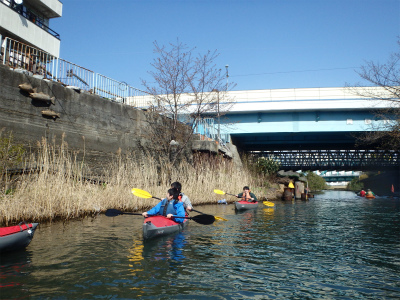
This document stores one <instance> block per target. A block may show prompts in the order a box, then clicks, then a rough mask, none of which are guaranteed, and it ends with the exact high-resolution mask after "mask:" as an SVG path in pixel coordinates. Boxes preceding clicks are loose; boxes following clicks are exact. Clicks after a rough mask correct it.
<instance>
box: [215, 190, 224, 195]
mask: <svg viewBox="0 0 400 300" xmlns="http://www.w3.org/2000/svg"><path fill="white" fill-rule="evenodd" d="M214 193H216V194H219V195H225V192H224V191H221V190H214Z"/></svg>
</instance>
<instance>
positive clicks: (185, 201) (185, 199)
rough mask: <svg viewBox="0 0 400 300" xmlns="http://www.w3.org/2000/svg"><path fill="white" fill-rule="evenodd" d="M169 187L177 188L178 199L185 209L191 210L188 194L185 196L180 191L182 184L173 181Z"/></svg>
mask: <svg viewBox="0 0 400 300" xmlns="http://www.w3.org/2000/svg"><path fill="white" fill-rule="evenodd" d="M171 188H172V189H173V188H175V189H177V190H178V193H179V196H178V199H179V200H180V201H182V202H183V208H184V209H185V210H188V211H191V210H192V209H193V206H192V203H191V202H190V199H189V197H188V196H186V195H185V194H184V193H182V184H181V183H179V182H178V181H175V182H173V183H172V184H171Z"/></svg>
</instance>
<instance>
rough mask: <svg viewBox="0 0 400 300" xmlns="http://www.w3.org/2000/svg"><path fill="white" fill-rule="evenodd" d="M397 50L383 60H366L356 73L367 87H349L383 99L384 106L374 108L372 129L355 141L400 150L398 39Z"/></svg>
mask: <svg viewBox="0 0 400 300" xmlns="http://www.w3.org/2000/svg"><path fill="white" fill-rule="evenodd" d="M398 44H399V52H396V53H392V54H391V55H390V57H389V59H388V60H387V62H386V63H384V64H380V63H375V62H373V61H368V62H367V63H366V65H365V66H362V67H361V70H360V71H359V72H358V74H359V75H360V77H361V78H362V79H364V80H365V81H367V82H369V83H370V85H371V86H370V87H365V86H361V85H360V84H357V85H356V86H355V88H354V89H352V90H353V91H354V92H355V93H356V94H357V95H360V96H363V97H368V98H371V99H373V100H380V101H385V102H386V104H387V108H386V109H380V110H375V111H374V114H375V119H377V120H380V122H375V124H373V125H371V131H370V132H366V133H364V134H362V135H361V136H360V137H359V138H358V141H357V142H358V144H374V145H375V146H376V147H377V148H379V149H387V150H399V149H400V41H398Z"/></svg>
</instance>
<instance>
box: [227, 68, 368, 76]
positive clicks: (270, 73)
mask: <svg viewBox="0 0 400 300" xmlns="http://www.w3.org/2000/svg"><path fill="white" fill-rule="evenodd" d="M359 68H360V67H347V68H333V69H315V70H299V71H286V72H283V71H282V72H268V73H258V74H244V75H229V77H245V76H259V75H273V74H289V73H304V72H318V71H333V70H348V69H359Z"/></svg>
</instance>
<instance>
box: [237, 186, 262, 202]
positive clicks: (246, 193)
mask: <svg viewBox="0 0 400 300" xmlns="http://www.w3.org/2000/svg"><path fill="white" fill-rule="evenodd" d="M236 197H237V198H242V201H247V202H257V197H256V195H254V194H253V193H252V192H251V191H250V188H249V187H248V186H245V187H244V188H243V192H242V193H240V194H237V195H236Z"/></svg>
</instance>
